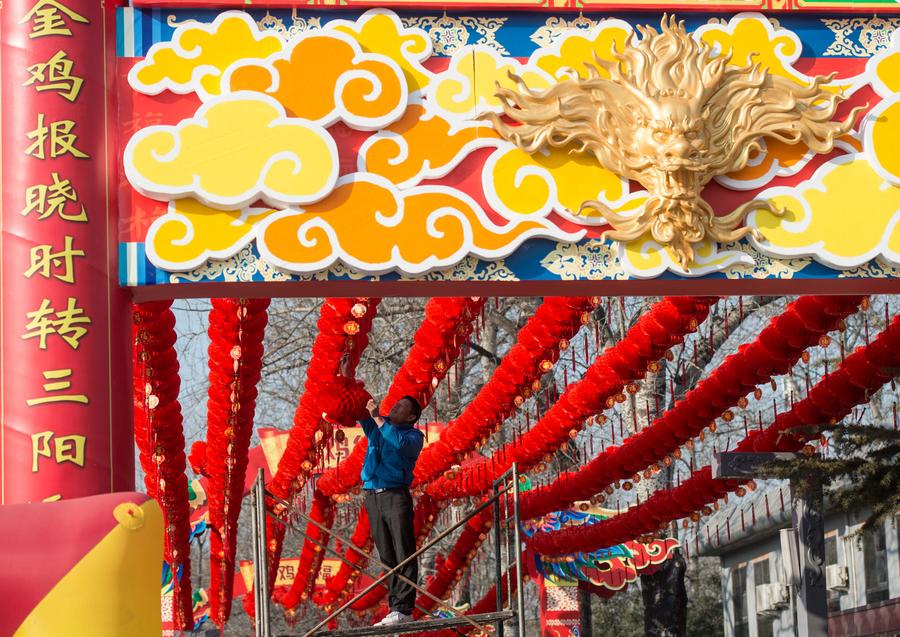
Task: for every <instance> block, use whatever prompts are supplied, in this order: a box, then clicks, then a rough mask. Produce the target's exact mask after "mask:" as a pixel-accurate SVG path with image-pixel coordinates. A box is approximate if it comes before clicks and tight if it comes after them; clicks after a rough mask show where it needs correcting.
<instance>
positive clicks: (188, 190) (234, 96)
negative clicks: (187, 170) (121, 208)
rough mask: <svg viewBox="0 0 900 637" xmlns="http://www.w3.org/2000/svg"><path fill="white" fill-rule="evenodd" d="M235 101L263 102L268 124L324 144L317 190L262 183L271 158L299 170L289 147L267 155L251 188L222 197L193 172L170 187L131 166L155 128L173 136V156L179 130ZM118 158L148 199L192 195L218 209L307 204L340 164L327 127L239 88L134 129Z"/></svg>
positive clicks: (325, 190)
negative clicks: (326, 166)
mask: <svg viewBox="0 0 900 637" xmlns="http://www.w3.org/2000/svg"><path fill="white" fill-rule="evenodd" d="M236 101H260V102H263V103H265V104H267V105H268V106H270V107H271V108H273V109H274V110H275V111H276V112H277V113H278V117H276V118H275V119H273V120H272V121H271V122H270V123H269V127H270V128H271V127H273V126H290V127H297V128H304V129H306V130H308V131H310V132H311V133H313V134H314V135H316V136H317V137H318V138H319V139H320V140H321V141H322V142H323V143H324V144H325V146H326V148H327V150H328V159H329V160H330V161H331V171H330V174H329V176H328V178H327V179H326V181H325V183H324V184H323V185H322V187H321V188H319V190H317V191H316V192H314V193H310V194H308V195H303V196H285V195H287V193H279V192H276V191H273V190H271V189H269V187H268V186H266V185H265V183H264V181H265V177H266V175H267V173H268V168H270V167H271V165H272V163H273V162H274V161H277V160H282V159H293V160H294V161H295V162H296V163H297V164H299V165H300V166H301V170H302V161H301V160H300V158H299V156H298V155H297V154H296V153H294V152H291V151H280V152H278V153H275V154H273V155H272V156H270V157H269V159H268V161H267V162H266V164H265V165H264V166H263V168H262V170H261V171H260V174H259V175H258V176H257V180H256V183H255V184H254V186H253V188H251V189H248V190H245V191H244V192H242V193H241V194H239V195H235V196H232V197H222V196H220V195H215V194H214V193H210V192H209V191H206V190H204V189H202V188H200V187H199V184H198V177H197V175H196V174H195V175H194V178H193V180H192V183H191V184H190V185H188V186H185V187H173V186H167V185H165V184H157V183H154V182H151V181H150V180H148V179H146V178H145V177H144V176H143V175H142V174H141V173H140V171H139V170H138V169H137V168H136V167H135V166H134V162H133V157H134V149H135V147H136V146H137V145H138V144H140V143H141V142H142V141H143V140H144V139H145V138H146V137H148V136H150V135H153V134H156V133H159V132H165V133H168V134H169V135H172V136H173V137H174V138H175V145H174V148H173V149H172V150H171V151H170V152H169V153H168V154H167V156H177V155H178V154H179V153H180V151H181V135H180V133H181V131H182V129H184V128H185V127H187V126H194V125H196V126H200V127H204V128H205V127H206V126H208V121H206V119H205V118H206V114H207V112H208V111H210V110H211V109H213V108H215V107H217V106H219V105H221V104H223V103H227V102H236ZM122 162H123V166H124V170H125V176H126V178H127V179H128V181H129V183H130V184H131V185H132V187H133V188H134V189H135V190H137V191H138V192H139V193H141V194H142V195H145V196H147V197H150V198H151V199H156V200H158V201H171V200H173V199H182V198H185V197H193V198H195V199H197V200H198V201H200V202H202V203H203V204H204V205H207V206H209V207H211V208H217V209H220V210H236V209H241V208H244V207H246V206H249V205H250V204H251V203H253V202H254V201H257V200H260V199H261V200H262V201H264V202H265V203H267V204H269V205H271V206H273V207H276V208H279V207H284V206H291V205H295V204H310V203H313V202H316V201H319V200H320V199H322V198H324V197H326V196H327V195H328V194H329V193H330V192H331V191H332V190H333V189H334V183H335V181H336V180H337V177H338V171H339V168H340V166H339V158H338V149H337V144H336V143H335V141H334V138H333V137H332V136H331V135H330V134H329V133H328V131H327V130H325V129H324V128H323V127H322V126H319V125H318V124H316V123H314V122H311V121H309V120H306V119H301V118H299V117H288V116H287V114H286V113H285V110H284V107H283V106H282V105H281V103H280V102H278V101H277V100H276V99H274V98H272V97H269V96H268V95H264V94H262V93H257V92H255V91H239V92H237V93H227V94H225V95H220V96H218V97H216V98H213V99H211V100H210V101H208V102H204V103H203V104H201V105H200V107H199V108H198V109H197V111H196V112H195V113H194V114H193V115H192V116H191V117H189V118H187V119H183V120H181V121H180V122H178V124H176V125H174V126H172V125H167V124H159V125H154V126H147V127H145V128H142V129H141V130H139V131H138V132H137V133H135V134H134V135H133V136H132V137H131V139H129V140H128V144H127V145H126V146H125V150H124V152H123V153H122Z"/></svg>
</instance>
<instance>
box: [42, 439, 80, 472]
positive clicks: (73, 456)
mask: <svg viewBox="0 0 900 637" xmlns="http://www.w3.org/2000/svg"><path fill="white" fill-rule="evenodd" d="M86 442H87V436H79V435H77V434H73V435H71V436H57V435H56V434H55V433H54V432H53V431H39V432H38V433H36V434H31V472H32V473H37V472H38V468H39V467H38V459H39V458H53V459H54V460H55V461H56V464H62V463H63V462H71V463H72V464H75V465H78V466H79V467H83V466H84V447H85V443H86Z"/></svg>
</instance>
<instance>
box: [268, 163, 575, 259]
mask: <svg viewBox="0 0 900 637" xmlns="http://www.w3.org/2000/svg"><path fill="white" fill-rule="evenodd" d="M257 233H258V234H257V246H258V248H259V251H260V254H261V255H262V257H263V258H264V259H265V260H266V261H267V262H269V263H271V264H273V265H276V266H278V267H281V268H283V269H285V270H288V271H291V272H315V271H318V270H322V269H324V268H327V267H329V266H331V265H333V264H334V263H335V262H337V261H340V262H342V263H344V264H346V265H348V266H350V267H353V268H357V269H360V270H363V271H366V272H386V271H389V270H392V269H396V270H399V271H400V272H403V273H405V274H422V273H425V272H428V271H429V270H433V269H436V268H441V267H447V266H450V265H453V264H455V263H457V262H459V261H460V260H461V259H463V258H464V257H466V256H467V255H470V254H471V255H475V256H477V257H480V258H483V259H490V260H492V259H498V258H501V257H504V256H506V255H508V254H511V253H512V252H513V251H514V250H515V249H516V248H517V247H518V246H519V245H521V244H522V242H523V241H525V240H526V239H529V238H532V237H547V238H554V239H559V240H567V239H565V237H571V238H573V239H577V238H580V237H581V236H582V235H583V232H577V233H567V232H563V231H562V230H560V229H559V228H557V227H556V226H555V225H554V224H552V223H550V222H547V221H545V220H543V219H537V220H526V221H516V222H509V223H507V224H506V225H503V226H498V225H496V224H495V223H494V222H492V221H491V220H490V219H489V218H488V216H487V215H486V214H485V213H484V211H483V210H481V208H480V207H479V206H478V204H477V203H475V201H473V200H472V199H471V198H470V197H469V196H468V195H465V194H463V193H461V192H459V191H454V190H452V189H450V188H446V187H442V186H419V187H415V188H411V189H408V190H404V191H399V190H397V189H396V188H395V187H394V186H393V184H391V183H390V182H388V181H387V180H385V179H384V178H382V177H377V176H375V175H371V174H361V173H357V174H355V175H349V176H346V177H342V178H341V179H339V180H338V185H337V186H336V187H335V190H334V192H333V193H332V194H331V195H329V196H328V197H327V198H325V199H324V200H322V201H320V202H318V203H316V204H312V205H310V206H306V207H304V208H303V209H302V210H293V209H291V210H283V211H279V212H276V213H274V214H272V215H270V216H268V217H266V218H265V219H264V220H263V221H261V222H260V224H259V227H258V230H257Z"/></svg>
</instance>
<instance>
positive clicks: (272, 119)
mask: <svg viewBox="0 0 900 637" xmlns="http://www.w3.org/2000/svg"><path fill="white" fill-rule="evenodd" d="M124 164H125V174H126V176H127V177H128V180H129V181H130V182H131V184H132V185H133V186H134V187H135V189H137V190H138V191H139V192H141V193H143V194H145V195H146V196H148V197H152V198H154V199H158V200H161V201H171V200H173V199H181V198H184V197H194V198H195V199H197V200H198V201H201V202H203V203H204V204H206V205H208V206H212V207H217V208H222V209H226V210H228V209H238V208H243V207H245V206H248V205H250V204H251V203H253V202H254V201H257V200H262V201H264V202H266V203H268V204H269V205H271V206H276V207H286V206H291V205H296V204H304V203H310V202H313V201H317V200H319V199H321V198H322V197H324V196H325V195H327V194H328V193H329V192H330V191H331V189H332V187H333V186H334V183H335V180H336V179H337V175H338V154H337V146H336V144H335V142H334V140H333V139H332V137H331V135H329V134H328V132H327V131H326V130H325V129H324V128H322V127H321V126H318V125H317V124H314V123H312V122H309V121H307V120H303V119H296V118H289V117H287V116H286V114H285V111H284V108H283V107H282V106H281V104H279V103H278V102H276V101H275V100H274V99H272V98H271V97H267V96H265V95H262V94H259V93H252V92H245V93H236V94H232V95H225V96H222V97H218V98H214V99H213V100H211V101H209V102H207V103H205V104H203V105H202V106H200V108H199V109H197V112H196V113H195V114H194V116H193V117H191V118H189V119H186V120H182V121H181V122H180V123H179V124H178V125H176V126H168V125H161V126H149V127H147V128H144V129H142V130H140V131H138V132H137V133H136V134H135V135H134V137H132V138H131V140H130V141H129V142H128V145H127V146H126V147H125V154H124Z"/></svg>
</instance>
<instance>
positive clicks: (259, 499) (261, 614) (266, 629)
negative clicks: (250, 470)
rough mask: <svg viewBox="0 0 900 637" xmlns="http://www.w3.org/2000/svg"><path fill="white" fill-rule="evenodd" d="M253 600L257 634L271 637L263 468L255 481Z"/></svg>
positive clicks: (253, 503) (253, 505)
mask: <svg viewBox="0 0 900 637" xmlns="http://www.w3.org/2000/svg"><path fill="white" fill-rule="evenodd" d="M251 511H252V517H253V601H254V602H256V604H255V606H254V608H255V609H256V621H255V622H254V626H255V632H254V634H255V636H256V637H270V635H271V632H270V626H269V591H268V588H269V577H268V567H267V561H268V558H267V550H266V494H265V473H264V472H263V470H262V469H260V470H259V472H258V473H257V475H256V482H254V483H253V502H252V509H251Z"/></svg>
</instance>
